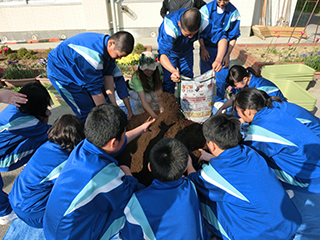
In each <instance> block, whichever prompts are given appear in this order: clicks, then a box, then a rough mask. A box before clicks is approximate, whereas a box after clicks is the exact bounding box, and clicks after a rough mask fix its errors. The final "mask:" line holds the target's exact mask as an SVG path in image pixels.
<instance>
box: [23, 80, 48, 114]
mask: <svg viewBox="0 0 320 240" xmlns="http://www.w3.org/2000/svg"><path fill="white" fill-rule="evenodd" d="M19 93H23V94H25V95H27V99H28V101H27V102H26V103H25V104H21V103H20V107H19V111H20V112H22V113H27V114H31V115H33V116H35V117H36V118H38V119H41V118H42V117H47V115H46V111H47V109H48V106H50V101H51V98H50V95H49V93H48V91H47V89H46V88H45V87H44V86H42V84H41V83H39V82H31V83H27V84H26V85H24V86H23V87H22V88H21V89H20V91H19Z"/></svg>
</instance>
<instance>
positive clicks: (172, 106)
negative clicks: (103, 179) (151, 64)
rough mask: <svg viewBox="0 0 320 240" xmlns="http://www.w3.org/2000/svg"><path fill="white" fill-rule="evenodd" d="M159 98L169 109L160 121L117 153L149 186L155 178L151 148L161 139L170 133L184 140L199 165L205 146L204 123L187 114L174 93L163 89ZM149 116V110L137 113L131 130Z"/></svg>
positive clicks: (131, 123) (132, 121)
mask: <svg viewBox="0 0 320 240" xmlns="http://www.w3.org/2000/svg"><path fill="white" fill-rule="evenodd" d="M159 101H160V102H161V103H162V106H163V107H164V109H165V111H164V112H163V113H160V114H159V115H158V117H157V119H156V121H155V122H154V123H153V124H152V125H151V126H150V128H149V132H146V133H143V134H142V135H141V136H140V137H139V138H137V139H135V140H134V141H132V142H131V143H129V144H128V145H127V146H126V148H125V149H124V151H123V152H122V153H121V154H120V155H119V156H118V157H117V160H118V162H119V165H121V164H125V165H127V166H129V167H130V169H131V172H132V174H133V175H134V176H135V177H136V178H137V179H138V180H139V182H141V183H142V184H144V185H146V186H148V185H150V184H151V182H152V180H153V179H154V178H153V176H152V174H151V173H150V172H149V171H148V168H147V163H148V156H149V152H150V150H151V148H152V147H153V146H154V145H155V144H156V143H157V142H158V141H159V140H161V139H162V138H167V137H170V138H176V139H178V140H179V141H181V142H182V143H183V144H184V145H185V146H186V147H187V148H188V150H189V153H190V156H191V157H192V159H193V163H194V166H195V168H196V169H198V168H199V164H198V158H199V156H200V152H199V151H198V149H199V148H203V147H204V146H205V139H204V137H203V134H202V125H201V124H199V123H195V122H192V121H190V120H188V119H186V118H185V117H184V115H183V113H182V112H181V110H180V105H179V104H178V102H177V99H176V97H175V96H174V95H172V94H169V93H163V94H162V95H161V96H160V99H159ZM158 113H159V112H158ZM158 113H157V114H158ZM148 117H149V114H148V113H142V114H139V115H136V116H133V117H132V119H131V120H130V121H129V123H128V126H127V130H130V129H133V128H135V127H137V126H139V125H140V124H142V123H144V122H145V121H146V120H147V119H148Z"/></svg>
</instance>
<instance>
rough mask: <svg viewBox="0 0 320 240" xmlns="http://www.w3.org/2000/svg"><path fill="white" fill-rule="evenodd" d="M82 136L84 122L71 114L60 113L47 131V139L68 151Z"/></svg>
mask: <svg viewBox="0 0 320 240" xmlns="http://www.w3.org/2000/svg"><path fill="white" fill-rule="evenodd" d="M84 138H85V136H84V124H83V122H82V121H81V119H80V118H78V117H77V116H75V115H72V114H64V115H61V116H60V117H59V118H58V119H57V120H56V121H55V122H54V124H53V125H52V127H51V128H50V129H49V131H48V140H49V141H50V142H53V143H57V144H59V145H60V147H61V148H63V149H67V150H68V151H72V150H73V149H74V148H75V147H76V146H77V145H78V143H79V142H81V141H82V140H83V139H84Z"/></svg>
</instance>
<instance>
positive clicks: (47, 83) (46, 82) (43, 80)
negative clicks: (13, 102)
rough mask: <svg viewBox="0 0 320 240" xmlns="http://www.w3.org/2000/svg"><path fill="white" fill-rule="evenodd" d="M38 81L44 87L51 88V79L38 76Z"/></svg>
mask: <svg viewBox="0 0 320 240" xmlns="http://www.w3.org/2000/svg"><path fill="white" fill-rule="evenodd" d="M36 79H37V80H38V81H39V82H40V83H41V84H42V85H43V86H50V85H52V83H51V82H50V80H49V78H45V77H41V75H39V76H37V77H36Z"/></svg>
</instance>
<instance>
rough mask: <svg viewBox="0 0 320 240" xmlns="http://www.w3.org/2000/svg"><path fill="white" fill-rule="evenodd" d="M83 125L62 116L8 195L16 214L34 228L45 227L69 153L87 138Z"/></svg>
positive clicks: (79, 121) (71, 117) (73, 116)
mask: <svg viewBox="0 0 320 240" xmlns="http://www.w3.org/2000/svg"><path fill="white" fill-rule="evenodd" d="M83 128H84V126H83V122H82V121H81V120H80V119H79V118H78V117H77V116H75V115H71V114H65V115H62V116H60V117H59V118H58V119H57V120H56V121H55V123H54V124H53V125H52V127H51V128H50V129H49V131H48V141H47V142H46V143H44V144H43V145H41V146H40V147H39V148H38V150H37V151H36V152H35V153H34V154H33V156H32V157H31V159H30V160H29V162H28V164H27V165H26V166H25V168H24V169H23V171H22V172H21V173H20V174H19V176H18V177H17V179H16V180H15V182H14V184H13V186H12V189H11V191H10V193H9V201H10V204H11V207H12V209H13V211H14V212H15V213H16V214H17V216H18V217H19V218H20V219H22V220H23V221H24V222H25V223H27V224H28V225H29V226H31V227H35V228H42V227H43V216H44V211H45V209H46V204H47V200H48V198H49V194H50V192H51V189H52V187H53V185H54V183H55V181H56V179H57V177H58V176H59V173H60V171H61V169H62V168H63V166H64V164H65V163H66V160H67V158H68V157H69V154H70V152H71V151H72V150H73V149H74V148H75V146H76V145H77V144H78V143H79V142H80V141H82V140H83V139H84V132H83Z"/></svg>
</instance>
